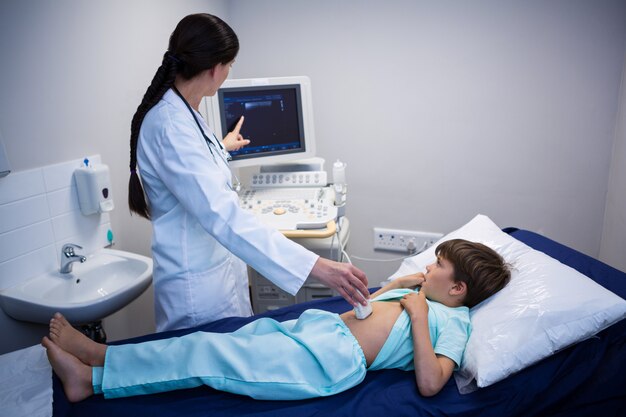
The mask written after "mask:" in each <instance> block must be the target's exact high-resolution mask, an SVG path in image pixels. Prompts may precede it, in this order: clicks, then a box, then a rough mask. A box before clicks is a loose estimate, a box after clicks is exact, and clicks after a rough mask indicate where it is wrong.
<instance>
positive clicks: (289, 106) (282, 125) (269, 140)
mask: <svg viewBox="0 0 626 417" xmlns="http://www.w3.org/2000/svg"><path fill="white" fill-rule="evenodd" d="M218 94H219V101H220V105H221V106H220V108H221V114H220V116H221V122H222V126H223V127H225V129H223V130H225V131H227V132H230V131H232V130H233V129H234V128H235V125H236V124H237V122H238V121H239V119H240V118H241V116H244V123H243V126H242V128H241V131H240V133H241V135H242V136H243V137H244V138H246V139H250V141H251V143H250V145H248V146H246V147H243V148H241V149H240V150H238V151H232V152H231V155H232V157H233V159H234V160H236V159H238V158H246V157H253V156H255V155H256V156H258V154H281V153H290V152H298V151H301V150H302V148H303V147H304V146H305V145H304V138H303V121H302V113H301V108H302V106H301V103H300V86H299V85H290V86H285V85H283V86H263V87H238V88H230V89H224V90H220V92H219V93H218Z"/></svg>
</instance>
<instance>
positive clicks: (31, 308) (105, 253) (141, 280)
mask: <svg viewBox="0 0 626 417" xmlns="http://www.w3.org/2000/svg"><path fill="white" fill-rule="evenodd" d="M151 281H152V259H150V258H147V257H145V256H141V255H136V254H134V253H130V252H124V251H119V250H113V249H101V250H99V251H97V252H95V253H93V254H92V255H89V256H87V260H86V261H85V263H82V264H81V263H78V262H76V263H74V265H73V271H72V272H70V273H68V274H61V273H60V272H59V271H58V270H57V271H54V272H49V273H46V274H42V275H39V276H37V277H34V278H32V279H29V280H27V281H25V282H23V283H22V284H19V285H16V286H14V287H11V288H7V289H5V290H2V291H0V305H1V306H2V309H3V310H4V311H5V312H6V313H7V314H8V315H9V316H11V317H13V318H15V319H18V320H24V321H29V322H34V323H45V324H47V323H49V322H50V318H51V317H52V315H53V314H54V313H55V312H57V311H59V312H61V313H62V314H63V315H64V316H65V317H66V318H67V319H68V320H69V321H70V322H71V323H72V324H83V323H89V322H93V321H97V320H101V319H103V318H104V317H106V316H108V315H110V314H113V313H115V312H116V311H118V310H119V309H121V308H122V307H124V306H126V305H127V304H128V303H130V302H131V301H133V300H134V299H135V298H137V297H138V296H139V295H141V293H143V292H144V291H145V289H146V288H148V286H149V285H150V282H151Z"/></svg>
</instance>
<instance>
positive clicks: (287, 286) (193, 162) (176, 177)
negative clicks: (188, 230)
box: [144, 109, 319, 295]
mask: <svg viewBox="0 0 626 417" xmlns="http://www.w3.org/2000/svg"><path fill="white" fill-rule="evenodd" d="M162 111H164V112H165V113H168V114H166V115H165V114H164V115H162V116H161V117H162V118H163V119H162V120H164V121H165V123H164V126H161V127H162V129H163V131H161V132H152V133H156V135H151V140H154V143H151V144H149V145H147V147H144V149H146V148H149V149H147V150H146V154H147V156H148V158H150V159H151V160H152V164H153V166H154V167H155V168H156V167H158V170H159V173H158V176H159V177H160V179H161V180H162V181H163V183H164V184H165V186H166V187H167V188H168V189H169V191H170V192H171V193H172V194H173V195H174V196H175V197H176V198H177V200H178V202H179V203H180V204H181V205H182V206H183V207H184V208H185V210H186V211H187V212H189V213H190V214H191V215H193V216H195V217H196V219H197V220H198V222H199V223H200V224H201V225H202V227H203V228H204V229H205V230H206V231H207V232H208V233H209V234H210V235H212V236H213V237H214V238H215V239H216V240H217V241H218V242H219V243H220V244H221V245H222V246H224V247H225V248H227V249H228V250H229V251H231V252H232V253H233V254H235V255H236V256H237V257H239V258H240V259H242V260H243V261H244V262H246V263H247V264H248V265H250V266H251V267H252V268H254V269H255V270H257V271H258V272H259V273H261V274H262V275H263V276H264V277H266V278H268V279H269V280H271V281H272V282H274V283H275V284H277V285H278V286H279V287H280V288H282V289H283V290H285V291H287V292H289V293H290V294H293V295H295V293H296V292H298V290H299V289H300V287H301V286H302V284H303V283H304V281H305V280H306V278H307V276H308V275H309V274H310V272H311V270H312V269H313V265H314V264H315V262H316V261H317V259H318V258H319V256H318V255H316V254H315V253H313V252H311V251H309V250H307V249H305V248H304V247H302V246H301V245H299V244H297V243H295V242H293V241H291V240H289V239H287V238H286V237H284V236H283V235H282V234H281V233H280V232H278V231H277V230H275V229H272V228H270V227H267V226H265V225H263V224H262V223H261V222H260V221H258V220H257V218H256V217H255V216H254V215H252V214H251V213H248V212H246V211H245V210H243V209H241V208H240V206H239V197H238V195H237V193H235V192H234V191H233V190H232V189H231V188H230V185H229V184H230V181H231V178H230V176H231V174H230V171H226V170H225V169H224V168H225V166H223V165H224V164H225V163H226V162H225V161H223V160H222V159H221V155H219V154H218V152H219V150H217V149H215V148H213V147H212V148H211V149H212V151H213V153H214V154H215V157H214V156H213V155H211V152H210V151H209V148H208V146H207V144H206V142H205V141H204V140H203V138H202V136H201V135H200V132H199V131H198V130H197V128H196V126H194V124H193V120H184V117H183V115H182V114H180V113H174V114H172V113H169V112H168V111H167V110H165V109H162ZM190 116H191V115H190V114H189V117H190ZM172 118H174V119H178V120H176V121H174V120H172ZM168 121H169V123H168ZM155 136H156V137H155ZM152 152H154V154H153V155H148V154H149V153H152ZM155 159H156V160H155ZM155 163H156V164H155Z"/></svg>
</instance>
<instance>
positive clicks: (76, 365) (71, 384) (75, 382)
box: [41, 337, 93, 403]
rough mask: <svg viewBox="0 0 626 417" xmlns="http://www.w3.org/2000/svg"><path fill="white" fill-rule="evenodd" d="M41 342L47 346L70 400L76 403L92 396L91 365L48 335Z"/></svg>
mask: <svg viewBox="0 0 626 417" xmlns="http://www.w3.org/2000/svg"><path fill="white" fill-rule="evenodd" d="M41 344H42V345H43V346H44V347H45V348H46V353H47V354H48V360H49V361H50V364H51V365H52V369H54V372H55V373H56V374H57V375H58V376H59V378H61V382H62V383H63V390H64V391H65V396H66V397H67V399H68V401H70V402H73V403H75V402H78V401H82V400H84V399H85V398H88V397H90V396H92V395H93V386H92V381H91V367H89V366H88V365H85V364H84V363H82V362H81V361H80V360H79V359H78V358H77V357H75V356H73V355H72V354H70V353H68V352H66V351H64V350H63V349H61V348H60V347H59V346H57V345H56V344H55V343H54V342H52V341H51V340H50V339H48V338H47V337H44V338H43V339H42V341H41Z"/></svg>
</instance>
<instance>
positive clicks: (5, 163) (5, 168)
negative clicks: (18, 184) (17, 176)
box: [0, 132, 11, 178]
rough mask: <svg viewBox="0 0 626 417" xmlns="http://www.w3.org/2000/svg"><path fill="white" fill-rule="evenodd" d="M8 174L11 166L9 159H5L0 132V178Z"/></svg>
mask: <svg viewBox="0 0 626 417" xmlns="http://www.w3.org/2000/svg"><path fill="white" fill-rule="evenodd" d="M10 172H11V166H10V165H9V159H8V158H7V151H6V149H4V142H3V140H2V132H0V178H2V177H6V176H7V175H9V173H10Z"/></svg>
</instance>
